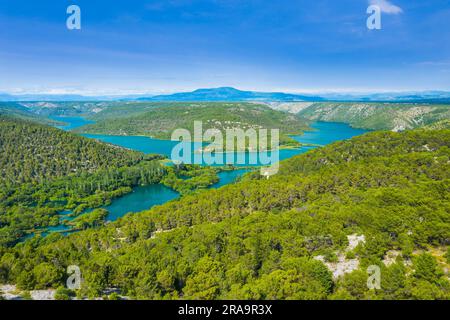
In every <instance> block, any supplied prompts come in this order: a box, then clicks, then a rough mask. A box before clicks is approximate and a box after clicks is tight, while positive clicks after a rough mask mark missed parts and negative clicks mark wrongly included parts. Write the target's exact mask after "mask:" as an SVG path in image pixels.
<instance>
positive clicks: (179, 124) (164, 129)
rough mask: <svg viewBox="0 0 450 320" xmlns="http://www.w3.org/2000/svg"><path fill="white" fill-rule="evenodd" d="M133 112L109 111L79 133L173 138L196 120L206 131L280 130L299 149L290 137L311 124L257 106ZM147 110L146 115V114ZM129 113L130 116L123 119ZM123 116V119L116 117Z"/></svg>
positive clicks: (166, 106) (284, 142) (283, 140)
mask: <svg viewBox="0 0 450 320" xmlns="http://www.w3.org/2000/svg"><path fill="white" fill-rule="evenodd" d="M140 106H141V107H140V108H138V109H133V108H134V107H135V106H134V105H133V104H131V105H127V106H122V107H120V108H118V107H116V108H111V109H106V110H105V111H103V112H99V113H98V114H97V115H96V116H95V117H92V119H95V120H96V121H97V122H96V123H94V124H89V125H86V126H83V127H81V128H78V129H77V130H75V131H76V132H82V133H93V134H112V135H143V136H151V137H154V138H159V139H170V138H171V134H172V132H173V131H174V130H175V129H178V128H183V129H187V130H189V131H190V132H191V133H192V137H193V132H194V121H202V123H203V132H204V131H206V130H208V129H217V130H219V131H220V132H222V134H224V133H225V130H226V129H233V128H236V129H237V128H239V129H243V130H244V131H246V130H248V129H255V130H256V131H258V129H260V128H264V129H279V130H280V145H281V146H290V147H295V146H299V143H298V142H296V141H295V140H293V139H292V138H290V137H289V135H291V134H301V133H302V131H303V130H305V129H307V128H308V126H307V122H306V121H304V120H302V119H301V118H299V117H298V116H296V115H292V114H288V113H285V112H281V111H275V110H272V109H271V108H269V107H267V106H264V105H259V104H254V103H158V104H157V103H153V104H151V105H150V106H147V107H144V106H145V105H144V106H143V105H142V104H140ZM143 110H145V112H144V111H143ZM124 113H128V115H126V116H124V117H123V116H122V115H123V114H124ZM118 116H122V117H120V118H116V117H118Z"/></svg>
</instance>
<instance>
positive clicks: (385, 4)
mask: <svg viewBox="0 0 450 320" xmlns="http://www.w3.org/2000/svg"><path fill="white" fill-rule="evenodd" d="M369 4H371V5H376V6H379V7H380V9H381V12H384V13H387V14H399V13H402V12H403V10H402V8H400V7H399V6H396V5H395V4H393V3H391V2H390V1H388V0H369Z"/></svg>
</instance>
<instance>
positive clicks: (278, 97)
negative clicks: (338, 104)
mask: <svg viewBox="0 0 450 320" xmlns="http://www.w3.org/2000/svg"><path fill="white" fill-rule="evenodd" d="M138 100H140V101H323V100H324V99H323V98H321V97H316V96H307V95H297V94H289V93H282V92H256V91H242V90H238V89H235V88H231V87H221V88H213V89H198V90H195V91H192V92H180V93H174V94H169V95H158V96H153V97H142V98H139V99H138Z"/></svg>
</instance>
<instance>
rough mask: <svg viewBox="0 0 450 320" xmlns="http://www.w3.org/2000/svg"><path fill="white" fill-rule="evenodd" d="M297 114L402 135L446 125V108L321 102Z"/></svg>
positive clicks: (449, 111) (449, 113) (448, 111)
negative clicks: (437, 123) (402, 133)
mask: <svg viewBox="0 0 450 320" xmlns="http://www.w3.org/2000/svg"><path fill="white" fill-rule="evenodd" d="M297 114H298V115H299V116H300V117H304V118H306V119H309V120H314V121H331V122H345V123H348V124H350V125H351V126H353V127H356V128H363V129H371V130H393V131H402V130H406V129H414V128H419V127H422V126H425V125H429V124H432V123H435V122H438V121H441V120H444V119H447V120H446V121H447V122H448V119H449V118H450V105H433V104H403V103H375V102H370V103H361V102H347V103H330V102H323V103H314V104H311V105H306V106H304V107H302V108H300V111H299V112H298V113H297ZM440 129H443V127H441V128H440Z"/></svg>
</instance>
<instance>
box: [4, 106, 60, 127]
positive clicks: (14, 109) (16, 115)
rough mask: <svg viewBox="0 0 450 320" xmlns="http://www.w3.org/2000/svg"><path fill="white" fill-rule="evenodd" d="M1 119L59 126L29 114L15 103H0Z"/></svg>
mask: <svg viewBox="0 0 450 320" xmlns="http://www.w3.org/2000/svg"><path fill="white" fill-rule="evenodd" d="M2 118H13V119H18V120H25V121H33V122H37V123H41V124H49V125H55V124H59V123H58V122H57V121H53V120H50V119H48V118H46V117H43V116H40V115H39V114H35V113H33V112H31V111H30V110H29V109H28V108H26V107H25V106H22V105H21V104H19V103H16V102H0V119H2Z"/></svg>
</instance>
